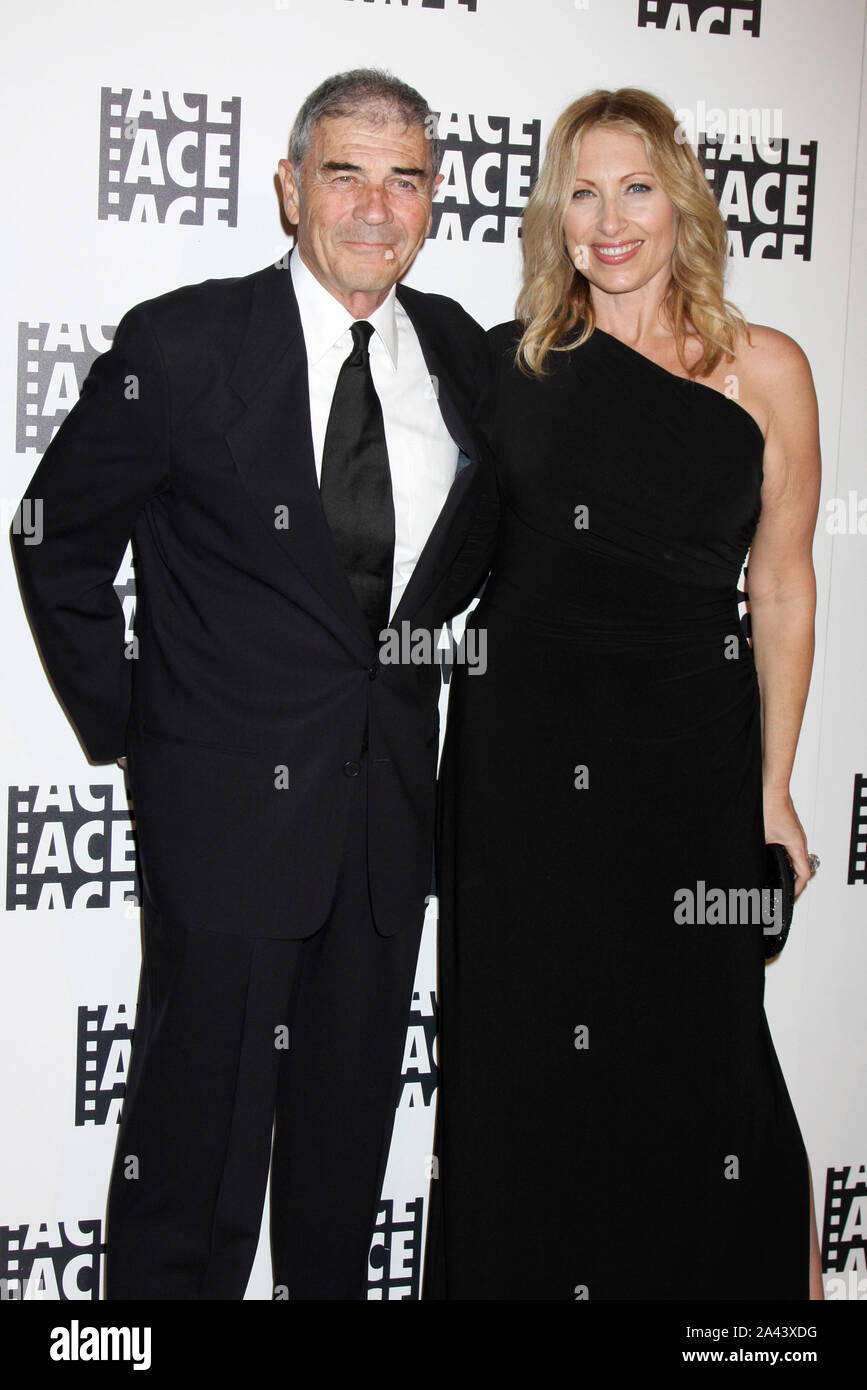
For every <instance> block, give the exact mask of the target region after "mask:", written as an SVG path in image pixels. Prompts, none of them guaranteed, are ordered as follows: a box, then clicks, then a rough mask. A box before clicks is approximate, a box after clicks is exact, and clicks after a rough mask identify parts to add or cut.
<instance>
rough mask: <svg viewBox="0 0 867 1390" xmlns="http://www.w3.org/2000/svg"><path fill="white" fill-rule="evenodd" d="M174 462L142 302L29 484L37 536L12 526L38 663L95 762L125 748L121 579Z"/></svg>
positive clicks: (165, 401) (127, 680) (163, 387)
mask: <svg viewBox="0 0 867 1390" xmlns="http://www.w3.org/2000/svg"><path fill="white" fill-rule="evenodd" d="M168 457H169V395H168V383H167V376H166V369H165V363H164V360H163V356H162V353H161V351H160V348H159V345H158V343H157V340H156V338H155V336H154V333H153V330H152V327H151V324H150V322H149V319H148V315H147V311H146V309H145V308H144V307H143V306H141V305H139V306H138V307H137V308H134V309H131V310H130V311H129V313H127V314H126V315H124V317H123V319H122V320H121V322H120V324H119V325H118V328H117V332H116V334H115V338H114V342H113V344H112V347H111V349H110V350H109V351H108V352H107V353H104V354H103V355H102V356H101V357H98V358H97V360H96V361H95V362H94V364H93V366H92V367H91V370H90V372H89V373H88V376H87V379H86V380H85V382H84V385H83V387H82V391H81V396H80V398H79V400H78V401H77V402H76V404H75V406H74V407H73V409H72V410H71V411H70V413H69V415H68V416H67V418H66V420H65V421H64V422H63V424H62V425H61V427H60V429H59V430H58V432H57V434H56V435H55V437H54V439H53V440H52V441H51V444H50V445H49V447H48V449H47V450H46V452H45V454H44V456H43V458H42V461H41V463H40V464H39V467H38V468H37V470H36V472H35V474H34V475H33V478H32V479H31V482H30V485H29V487H28V489H27V493H26V494H25V499H24V501H25V502H27V503H28V505H29V507H30V512H29V515H30V517H32V518H35V521H36V525H35V526H33V527H28V529H31V530H32V531H33V534H32V535H31V536H25V535H24V534H22V532H23V528H22V527H21V526H20V525H19V524H18V523H17V521H16V522H13V527H12V547H13V551H14V553H15V561H16V565H17V569H18V577H19V580H20V584H21V590H22V594H23V597H24V602H25V606H26V609H27V613H28V616H29V618H30V622H31V625H32V627H33V631H34V635H35V637H36V640H37V643H38V645H39V649H40V652H41V654H42V659H43V661H44V663H45V666H46V669H47V671H48V674H49V676H50V677H51V680H52V682H53V684H54V687H55V690H56V693H57V695H58V696H59V698H60V700H61V701H62V702H63V704H64V706H65V707H66V711H67V714H68V715H69V718H70V719H71V721H72V723H73V725H74V726H75V728H76V730H77V732H78V735H79V737H80V739H81V741H82V743H83V744H84V747H85V750H86V751H87V754H88V757H89V758H90V759H91V760H92V761H93V762H108V761H112V760H114V759H116V758H118V757H120V756H122V755H123V753H124V752H125V732H126V724H127V720H128V717H129V708H130V695H131V689H132V665H133V663H132V661H131V660H128V659H127V658H126V655H125V652H124V645H123V636H124V620H123V610H122V608H121V605H120V602H119V600H118V597H117V594H116V593H115V590H114V586H113V581H114V578H115V576H116V574H117V571H118V569H119V567H120V563H121V560H122V559H123V554H124V551H125V549H126V546H127V542H128V541H129V538H130V535H131V533H132V529H133V526H134V524H135V521H136V518H137V517H138V516H139V514H140V512H141V510H142V508H143V507H144V505H145V504H146V503H147V501H148V500H149V499H150V498H152V497H154V496H156V495H157V494H158V493H159V492H161V491H164V490H165V489H166V488H167V487H168V485H169V467H168ZM22 505H23V504H22Z"/></svg>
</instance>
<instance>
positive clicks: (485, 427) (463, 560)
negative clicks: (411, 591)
mask: <svg viewBox="0 0 867 1390" xmlns="http://www.w3.org/2000/svg"><path fill="white" fill-rule="evenodd" d="M497 367H498V358H497V355H496V353H495V351H494V348H493V345H492V343H491V340H490V338H489V337H486V338H485V339H483V341H482V348H481V352H480V354H479V358H478V362H477V367H476V372H475V381H474V407H473V420H474V427H475V431H476V435H477V438H478V440H479V484H478V489H477V500H476V505H475V509H474V511H473V518H472V521H471V523H470V529H469V531H468V532H467V536H466V539H465V540H464V542H463V544H462V546H461V548H460V550H459V551H458V553H457V555H456V557H455V560H454V563H453V565H452V567H451V571H450V574H449V580H448V584H447V588H446V606H447V609H448V616H449V617H453V616H454V614H456V613H462V612H463V610H464V609H465V608H466V607H467V606H468V605H469V604H470V603H471V602H472V600H473V599H474V598H475V596H476V594H477V593H478V591H479V589H480V588H481V586H482V584H483V583H484V581H485V580H486V579H487V576H488V572H489V571H490V569H491V565H492V563H493V559H494V552H495V551H496V547H497V530H498V526H499V520H500V499H499V494H498V491H497V477H496V468H495V454H494V447H493V437H494V429H495V420H496V408H497V384H498V381H497V378H498V373H497Z"/></svg>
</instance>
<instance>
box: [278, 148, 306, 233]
mask: <svg viewBox="0 0 867 1390" xmlns="http://www.w3.org/2000/svg"><path fill="white" fill-rule="evenodd" d="M277 167H278V169H279V170H280V183H281V186H282V188H283V207H284V209H285V211H286V216H287V217H288V219H289V221H290V222H291V223H292V225H293V226H294V227H297V226H298V223H299V222H300V221H301V189H300V180H299V179H298V177H297V175H296V172H295V165H294V164H293V163H292V160H291V159H281V160H280V163H279V164H278V166H277Z"/></svg>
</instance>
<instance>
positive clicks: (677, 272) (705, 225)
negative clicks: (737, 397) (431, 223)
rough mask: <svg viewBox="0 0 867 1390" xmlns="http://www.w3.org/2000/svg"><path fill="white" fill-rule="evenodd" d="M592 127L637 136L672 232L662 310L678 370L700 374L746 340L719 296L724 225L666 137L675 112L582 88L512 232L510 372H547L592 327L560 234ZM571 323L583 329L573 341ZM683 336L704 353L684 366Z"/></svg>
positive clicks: (630, 91) (683, 152)
mask: <svg viewBox="0 0 867 1390" xmlns="http://www.w3.org/2000/svg"><path fill="white" fill-rule="evenodd" d="M595 126H604V127H606V128H610V127H613V128H615V129H618V130H624V131H627V132H629V133H630V134H632V135H638V136H640V137H641V139H642V140H643V141H644V147H645V150H646V151H647V158H648V161H649V165H650V169H651V170H652V171H653V173H654V174H655V175H656V177H657V178H658V180H659V184H660V187H661V188H662V189H663V191H664V192H665V193H666V194H667V195H668V197H669V198H670V199H671V201H672V203H673V204H674V207H675V210H676V212H677V231H676V234H675V244H674V253H673V255H672V258H671V282H670V284H669V287H668V290H667V291H666V294H665V297H664V299H663V301H662V313H663V316H664V318H665V320H666V322H667V323H668V325H669V327H670V328H671V331H672V332H673V334H674V338H675V343H676V347H677V355H678V358H679V359H680V361H681V364H682V365H683V367H684V370H685V371H686V372H687V373H688V374H689V375H690V376H707V375H708V373H710V372H712V371H713V369H714V367H715V366H716V365H717V363H718V362H719V360H720V358H721V357H722V356H723V355H725V356H726V358H728V359H729V360H730V359H731V358H732V357H733V355H734V352H733V349H734V346H735V340H736V338H737V336H738V333H739V332H743V333H746V335H747V340H749V328H748V325H747V323H746V320H745V319H744V317H743V315H742V314H741V312H740V310H739V309H737V308H736V307H735V305H733V304H730V303H729V301H728V300H727V299H725V298H724V297H723V284H724V280H725V272H726V265H727V262H728V241H727V237H726V227H725V222H724V221H723V218H722V214H721V213H720V210H719V208H718V207H717V203H716V199H715V198H714V195H713V192H712V191H711V189H710V187H709V185H708V181H707V178H706V177H705V174H704V172H703V170H702V167H701V165H700V164H699V161H698V159H697V158H696V155H695V153H694V152H693V150H692V148H691V147H690V145H689V144H688V142H687V141H686V140H684V141H683V142H682V143H681V142H679V141H678V140H677V139H676V137H675V132H676V131H677V129H678V125H677V121H676V119H675V115H674V112H673V111H672V110H671V108H670V107H668V106H666V104H665V102H663V101H660V99H659V98H658V97H655V96H653V95H652V94H651V93H650V92H643V91H641V90H640V89H638V88H637V87H621V88H620V90H619V91H616V92H608V91H601V90H600V91H596V92H590V93H589V94H588V95H587V96H584V97H581V98H580V100H578V101H575V102H573V103H572V105H571V106H567V108H566V110H565V111H564V112H563V113H562V115H561V116H560V117H559V118H558V120H557V122H556V124H555V125H554V128H553V130H552V131H551V135H550V137H549V139H548V144H547V147H546V150H545V159H544V162H543V165H542V169H541V172H540V174H539V178H538V179H537V181H536V183H535V185H534V187H533V191H532V192H531V194H530V197H529V199H528V201H527V206H526V208H525V210H524V217H523V222H522V228H521V235H522V244H523V256H524V283H523V285H522V287H521V292H520V294H519V296H518V302H517V306H516V312H517V316H518V319H519V321H520V322H521V324H522V325H523V328H524V333H523V336H522V338H521V341H520V343H519V344H518V348H517V362H518V366H519V367H520V368H521V370H522V371H524V372H525V374H526V375H528V376H536V377H541V376H544V375H546V372H547V369H546V366H545V359H546V358H547V356H548V354H549V352H569V351H571V350H572V349H573V348H576V347H580V346H581V344H582V343H586V341H587V339H588V338H589V337H590V335H591V334H592V332H593V330H594V328H595V326H596V315H595V313H594V311H593V304H592V301H591V299H590V284H589V282H588V281H587V280H586V279H585V277H584V276H583V275H582V274H581V272H580V271H578V270H576V269H575V266H574V264H573V262H572V258H571V256H570V255H569V252H568V250H567V247H566V240H565V236H564V232H563V222H564V218H565V216H566V213H567V211H568V208H569V204H570V202H571V199H572V194H573V192H574V188H575V170H576V168H577V166H578V156H579V151H580V147H581V137H582V135H583V134H584V132H585V131H587V130H590V129H592V128H593V127H595ZM579 319H583V327H582V328H581V330H580V332H579V333H578V334H577V336H575V335H573V329H574V328H575V326H576V325H577V323H578V321H579ZM688 333H694V334H697V335H698V337H699V338H700V340H701V343H702V348H703V351H702V355H701V357H700V358H699V359H698V361H697V362H695V363H694V364H693V366H692V367H691V368H690V367H689V366H688V365H687V363H686V360H685V358H684V345H685V342H686V338H687V334H688Z"/></svg>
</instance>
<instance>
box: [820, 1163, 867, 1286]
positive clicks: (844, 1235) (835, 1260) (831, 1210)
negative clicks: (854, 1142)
mask: <svg viewBox="0 0 867 1390" xmlns="http://www.w3.org/2000/svg"><path fill="white" fill-rule="evenodd" d="M865 1219H867V1168H865V1167H861V1168H855V1167H854V1166H853V1165H852V1164H849V1165H847V1166H846V1167H845V1168H829V1169H828V1170H827V1176H826V1179H825V1214H824V1219H823V1221H822V1268H823V1270H825V1272H826V1273H828V1274H838V1273H840V1272H841V1271H842V1270H844V1269H846V1268H847V1267H853V1266H855V1267H857V1268H859V1269H862V1270H863V1267H864V1261H865V1254H867V1237H865V1224H864V1223H865Z"/></svg>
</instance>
